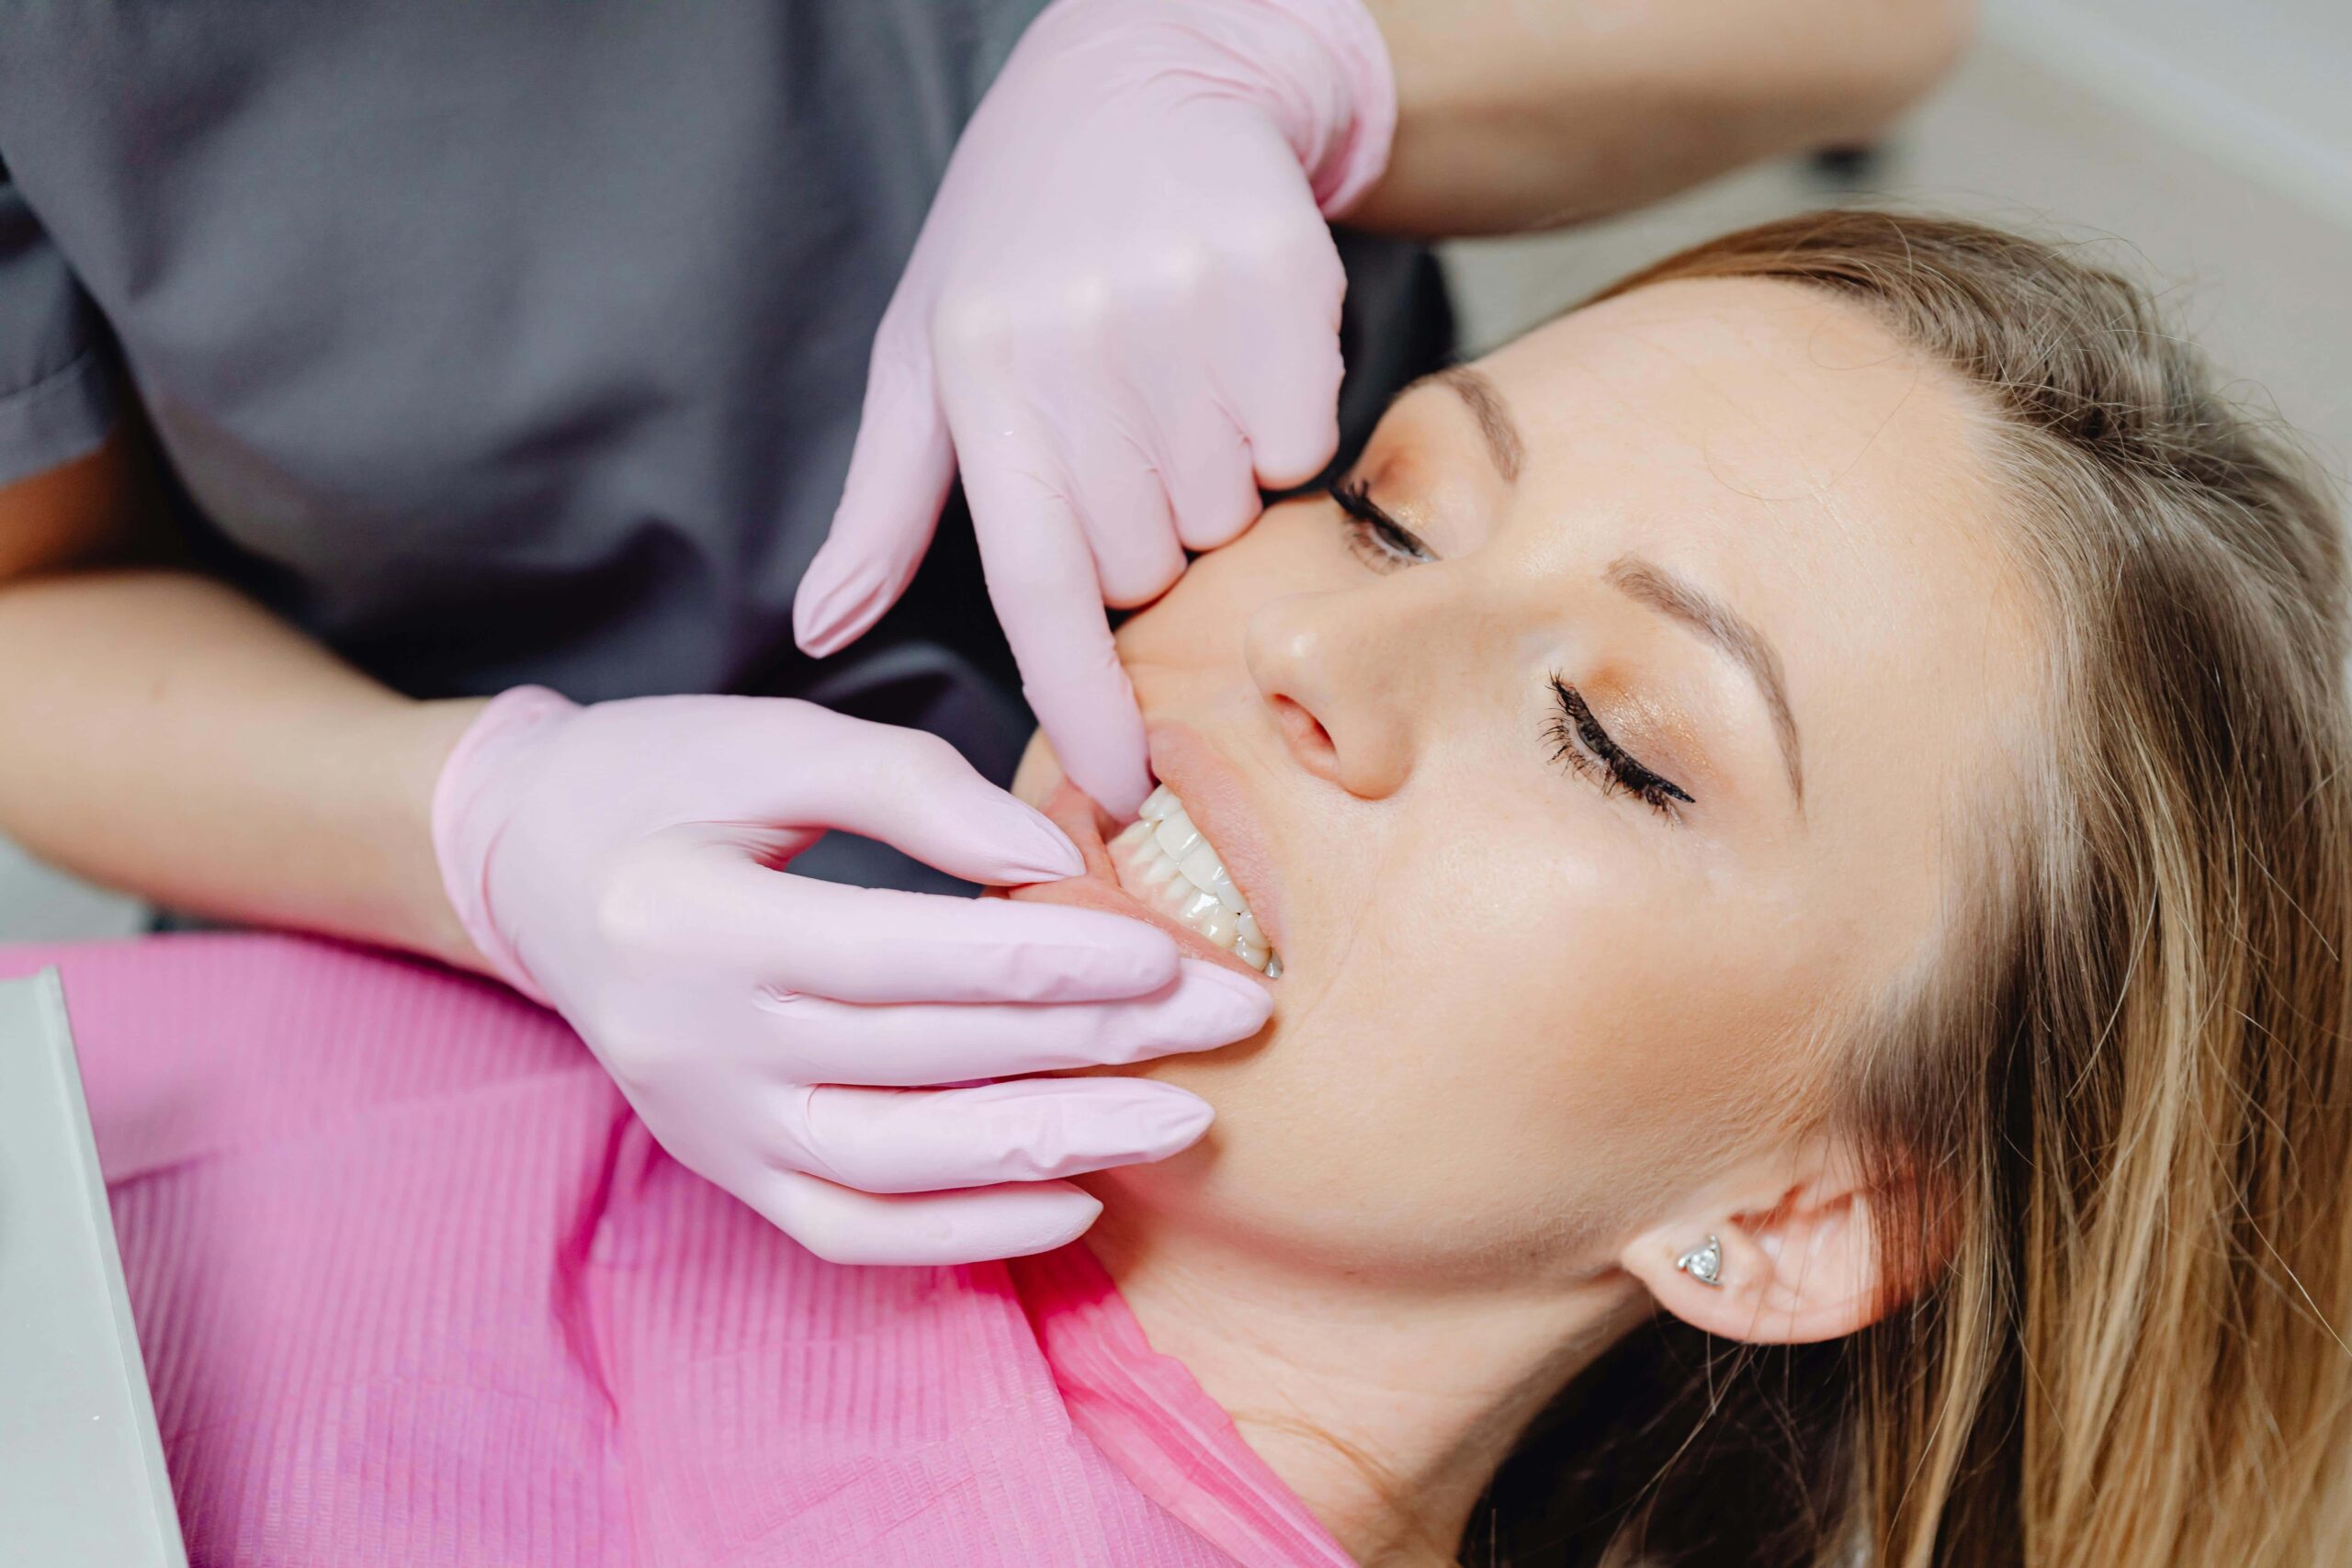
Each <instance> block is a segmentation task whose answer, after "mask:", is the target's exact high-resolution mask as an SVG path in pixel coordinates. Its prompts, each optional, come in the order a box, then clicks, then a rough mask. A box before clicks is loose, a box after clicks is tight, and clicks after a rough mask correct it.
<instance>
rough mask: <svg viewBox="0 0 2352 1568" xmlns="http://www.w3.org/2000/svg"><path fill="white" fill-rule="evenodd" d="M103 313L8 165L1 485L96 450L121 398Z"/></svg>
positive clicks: (1, 262) (4, 184)
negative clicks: (53, 241)
mask: <svg viewBox="0 0 2352 1568" xmlns="http://www.w3.org/2000/svg"><path fill="white" fill-rule="evenodd" d="M105 344H106V333H105V328H104V326H103V324H102V323H101V322H100V321H99V319H98V313H97V309H96V307H95V306H94V305H92V304H91V303H90V299H89V297H88V296H87V295H85V294H84V293H83V292H82V287H81V285H80V284H79V283H77V282H76V281H75V280H74V273H73V269H72V268H70V267H68V266H67V265H65V258H64V257H63V256H62V255H60V254H58V251H57V247H56V246H55V245H53V244H51V243H50V239H49V235H48V233H47V232H46V231H44V230H43V229H42V228H41V226H40V220H39V219H37V218H35V217H34V216H33V212H32V209H31V208H30V207H28V205H27V204H26V202H25V198H24V194H23V193H22V192H21V191H19V190H18V189H17V186H16V183H15V182H14V181H13V180H11V179H9V177H8V172H7V167H6V164H0V484H13V483H15V482H16V481H17V480H18V479H24V478H26V477H28V475H32V474H37V473H40V471H42V470H43V469H45V468H55V467H57V466H58V465H59V464H61V463H67V462H71V461H72V460H73V459H74V458H76V457H83V456H85V455H86V454H87V453H89V452H91V451H94V450H95V449H96V447H97V445H98V443H99V442H101V441H103V440H105V439H106V436H107V432H108V431H110V430H112V429H113V428H114V412H115V397H114V378H113V370H112V367H111V365H110V364H109V362H108V356H107V349H106V346H105Z"/></svg>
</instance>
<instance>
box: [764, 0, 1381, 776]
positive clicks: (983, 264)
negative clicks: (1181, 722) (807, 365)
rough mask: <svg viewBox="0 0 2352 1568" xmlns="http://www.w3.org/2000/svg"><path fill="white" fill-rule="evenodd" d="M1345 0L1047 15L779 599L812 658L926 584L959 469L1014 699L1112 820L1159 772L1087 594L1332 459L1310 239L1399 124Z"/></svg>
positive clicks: (937, 223) (1015, 63) (1062, 7)
mask: <svg viewBox="0 0 2352 1568" xmlns="http://www.w3.org/2000/svg"><path fill="white" fill-rule="evenodd" d="M1396 96H1397V89H1396V83H1395V80H1394V78H1393V76H1392V73H1391V72H1390V68H1389V63H1388V55H1387V51H1386V47H1385V44H1384V43H1383V41H1382V39H1381V36H1380V31H1379V28H1377V27H1376V26H1375V25H1374V22H1373V20H1372V18H1371V17H1370V16H1368V15H1367V14H1366V13H1365V11H1364V9H1363V5H1362V4H1361V0H1187V3H1185V4H1182V5H1175V4H1170V3H1169V0H1057V3H1056V4H1054V5H1051V6H1047V7H1046V9H1045V11H1044V12H1043V13H1041V14H1040V15H1039V16H1038V17H1037V19H1036V20H1035V22H1034V23H1032V24H1031V25H1030V28H1029V29H1028V31H1027V32H1026V33H1025V34H1023V37H1022V39H1021V42H1020V44H1019V46H1018V47H1016V48H1015V49H1014V50H1013V51H1012V57H1011V58H1010V59H1009V60H1008V61H1006V62H1005V66H1004V70H1003V73H1002V74H1001V75H1000V76H999V77H998V78H997V81H996V84H995V85H994V86H992V87H991V88H990V89H989V93H988V96H986V97H985V98H984V99H982V100H981V103H980V107H979V110H978V113H977V114H975V115H974V116H973V117H972V122H971V124H970V125H969V126H968V127H967V128H966V130H965V131H964V135H963V138H962V140H961V141H958V142H957V143H956V152H955V155H954V157H953V158H952V159H951V160H950V162H949V163H948V165H947V173H946V177H945V179H944V183H943V184H942V185H941V186H940V190H939V195H938V197H937V198H936V199H935V200H934V201H933V203H932V208H931V214H930V216H929V218H928V219H926V220H924V223H923V227H922V235H921V236H920V238H919V239H918V240H917V241H916V243H915V249H914V254H913V256H912V258H911V259H910V261H909V262H908V264H907V270H906V273H905V276H903V277H901V279H900V280H899V288H898V292H897V294H896V295H894V296H893V297H892V299H891V300H890V305H889V309H888V311H886V312H885V314H884V316H883V318H882V324H881V327H880V330H879V332H878V333H877V334H876V339H875V344H874V355H873V360H872V364H871V366H870V367H869V369H868V372H867V379H866V388H865V412H864V415H863V418H862V422H861V423H860V425H859V428H858V433H857V445H856V447H855V449H854V452H853V454H852V457H851V459H850V469H849V479H848V484H847V486H846V488H845V489H844V491H843V493H842V503H841V507H840V510H839V511H838V512H836V513H835V514H834V517H833V526H832V533H831V536H830V537H829V538H828V539H827V540H826V543H825V547H824V548H823V549H822V550H820V552H819V553H818V555H817V558H816V559H815V561H814V562H812V563H811V564H810V566H809V571H808V574H807V575H806V577H804V578H803V579H802V581H801V584H800V592H799V597H798V599H797V602H796V604H795V605H794V614H793V621H794V631H795V634H796V636H797V638H798V640H799V643H800V646H801V647H802V648H803V649H806V650H807V651H808V652H809V653H812V654H825V653H831V652H832V651H833V650H834V649H839V648H840V647H842V645H843V644H845V643H847V642H849V641H851V640H852V639H854V637H857V636H858V635H859V634H860V633H862V632H864V631H865V628H866V627H868V626H872V625H873V624H874V622H875V620H876V617H878V616H879V615H881V614H882V612H883V611H884V610H886V609H888V607H889V606H890V604H892V602H893V601H895V600H896V599H897V598H898V596H899V593H900V592H902V591H903V590H904V589H905V587H906V585H907V582H908V581H909V580H910V578H911V577H912V576H913V575H914V571H915V568H916V566H917V564H918V563H919V562H920V561H921V560H922V554H923V551H924V550H925V549H926V548H927V547H929V545H930V542H931V536H932V531H933V527H934V525H936V523H937V521H938V517H939V511H940V507H941V505H942V503H943V502H944V500H945V498H946V494H947V490H948V485H949V483H950V481H951V480H952V479H953V478H954V477H955V474H956V468H957V467H958V466H959V464H960V466H961V468H962V470H963V477H964V493H965V495H966V497H967V500H968V501H969V502H970V503H971V509H972V520H973V524H974V525H975V527H976V529H977V531H978V538H979V547H980V554H981V557H982V558H983V561H984V563H985V565H986V568H987V572H988V585H989V596H990V597H991V598H992V599H993V600H994V601H995V604H996V610H997V615H998V617H999V618H1000V619H1001V621H1002V622H1003V624H1004V630H1005V635H1006V637H1007V638H1008V639H1009V640H1010V642H1011V643H1012V651H1013V654H1014V656H1015V657H1016V658H1017V659H1018V660H1020V664H1021V673H1022V679H1023V684H1024V688H1025V690H1026V691H1027V694H1028V697H1029V702H1030V705H1031V706H1032V707H1033V708H1035V711H1036V714H1037V716H1038V718H1039V720H1040V721H1041V722H1042V723H1043V724H1044V725H1045V728H1046V734H1047V735H1048V736H1049V737H1051V739H1052V740H1053V743H1054V750H1056V751H1057V753H1058V754H1059V755H1060V758H1061V761H1062V764H1063V766H1064V768H1065V769H1066V770H1067V771H1068V773H1069V777H1070V778H1071V780H1072V781H1073V782H1074V783H1076V784H1078V785H1079V787H1080V788H1081V789H1083V790H1085V791H1086V792H1087V793H1088V794H1089V795H1092V796H1093V797H1094V798H1095V799H1096V800H1098V801H1100V802H1101V803H1102V804H1103V806H1104V807H1107V808H1109V809H1110V810H1112V811H1114V812H1132V811H1133V810H1134V809H1135V808H1136V807H1138V806H1139V805H1141V803H1142V801H1143V797H1144V795H1145V794H1146V792H1147V791H1148V787H1149V783H1150V780H1149V776H1148V772H1147V770H1146V764H1145V760H1144V743H1143V723H1142V720H1141V718H1140V717H1139V716H1138V715H1137V714H1136V705H1135V699H1134V695H1133V694H1132V693H1131V692H1130V691H1129V689H1128V686H1127V679H1126V675H1125V671H1122V670H1121V669H1120V667H1119V661H1118V660H1117V659H1116V658H1114V656H1113V654H1112V650H1111V636H1110V630H1109V626H1108V625H1107V623H1106V620H1105V617H1104V615H1103V604H1104V603H1105V602H1108V603H1110V604H1118V605H1133V604H1143V603H1145V602H1147V601H1148V600H1150V599H1153V598H1155V597H1157V596H1158V595H1159V593H1160V592H1162V591H1163V590H1165V589H1166V588H1167V587H1168V585H1169V584H1170V582H1173V581H1175V580H1176V577H1177V575H1178V574H1179V573H1180V572H1182V570H1183V569H1184V551H1185V550H1186V549H1187V548H1190V549H1194V550H1204V549H1208V548H1211V547H1215V546H1217V545H1221V544H1224V543H1226V542H1227V540H1229V539H1231V538H1232V537H1233V536H1236V535H1237V534H1239V533H1240V532H1241V531H1242V530H1243V529H1244V528H1246V527H1247V526H1249V525H1250V522H1251V521H1252V520H1253V519H1254V518H1255V517H1256V516H1257V514H1258V511H1259V499H1258V489H1259V486H1260V485H1261V484H1262V485H1265V486H1267V487H1269V488H1279V487H1281V486H1284V485H1292V484H1297V483H1300V482H1302V481H1304V480H1306V479H1311V478H1313V477H1314V475H1315V474H1316V473H1317V471H1318V470H1319V469H1320V468H1322V467H1323V465H1324V464H1325V463H1326V462H1328V461H1329V458H1330V457H1331V454H1332V451H1333V449H1334V447H1335V446H1337V444H1338V439H1339V425H1338V404H1339V389H1340V339H1339V328H1340V297H1341V295H1342V294H1343V293H1344V292H1345V289H1346V284H1347V278H1346V275H1345V274H1344V273H1343V272H1342V271H1341V269H1340V258H1339V254H1338V252H1337V251H1336V250H1335V249H1334V247H1333V245H1332V243H1331V236H1330V231H1329V229H1328V228H1326V226H1325V223H1324V218H1325V215H1326V214H1327V213H1331V214H1335V213H1338V212H1340V211H1341V210H1342V209H1345V208H1346V207H1348V206H1349V205H1350V204H1351V203H1352V202H1353V201H1354V200H1355V199H1356V198H1357V197H1359V196H1361V195H1362V194H1363V192H1364V191H1365V190H1367V189H1368V188H1369V187H1370V186H1372V184H1373V183H1374V181H1375V180H1376V179H1377V178H1378V177H1379V175H1380V174H1381V171H1382V169H1383V168H1384V166H1385V163H1386V160H1387V156H1388V143H1389V139H1390V134H1391V132H1392V130H1394V127H1395V122H1396V118H1397V102H1396Z"/></svg>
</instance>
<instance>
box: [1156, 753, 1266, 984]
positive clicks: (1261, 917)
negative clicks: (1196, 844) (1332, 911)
mask: <svg viewBox="0 0 2352 1568" xmlns="http://www.w3.org/2000/svg"><path fill="white" fill-rule="evenodd" d="M1145 739H1146V741H1147V743H1148V746H1149V748H1150V752H1151V771H1152V773H1154V774H1156V775H1157V776H1158V777H1159V782H1160V783H1162V784H1166V785H1167V786H1168V788H1169V790H1170V793H1172V794H1173V795H1175V796H1176V797H1177V799H1179V800H1181V801H1182V802H1183V806H1184V814H1185V815H1186V816H1188V817H1190V818H1192V819H1193V826H1194V827H1196V828H1198V829H1200V830H1201V833H1202V836H1203V837H1204V838H1205V839H1207V840H1208V841H1209V843H1210V845H1211V846H1212V847H1214V848H1215V849H1216V854H1217V858H1218V859H1219V860H1221V861H1223V862H1224V863H1225V871H1226V874H1227V875H1228V876H1230V877H1232V878H1233V885H1234V886H1236V887H1238V888H1239V889H1240V891H1241V897H1242V901H1243V902H1244V903H1246V904H1248V905H1249V906H1250V913H1251V914H1252V915H1255V916H1256V917H1257V919H1258V927H1259V929H1260V930H1261V931H1264V932H1265V933H1266V944H1267V946H1268V947H1270V948H1272V950H1273V951H1274V952H1275V953H1281V954H1283V963H1284V964H1288V963H1289V962H1290V958H1289V953H1288V948H1287V946H1286V944H1285V941H1284V934H1283V933H1284V931H1285V930H1286V927H1285V926H1284V924H1283V908H1282V895H1281V893H1280V891H1279V889H1278V887H1277V880H1278V879H1277V876H1276V873H1275V870H1274V862H1273V856H1272V854H1271V853H1270V852H1268V851H1267V849H1266V841H1265V835H1264V834H1263V833H1262V832H1261V831H1260V829H1259V827H1258V818H1257V815H1256V813H1255V812H1254V811H1252V810H1251V808H1250V800H1249V797H1248V795H1247V793H1246V792H1245V791H1244V789H1243V787H1242V784H1241V779H1240V775H1239V774H1238V773H1237V772H1236V771H1235V769H1234V767H1233V765H1232V764H1231V763H1230V762H1227V761H1226V760H1225V758H1224V756H1223V755H1222V754H1220V753H1219V752H1218V751H1217V750H1216V747H1214V746H1212V745H1211V744H1210V743H1209V742H1208V741H1207V740H1205V739H1203V738H1202V736H1201V735H1200V733H1199V732H1198V731H1196V730H1194V729H1193V728H1191V727H1190V726H1188V725H1183V724H1179V723H1175V722H1173V721H1156V722H1154V723H1153V724H1151V725H1150V726H1149V727H1148V729H1147V730H1146V732H1145Z"/></svg>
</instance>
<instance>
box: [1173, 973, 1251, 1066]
mask: <svg viewBox="0 0 2352 1568" xmlns="http://www.w3.org/2000/svg"><path fill="white" fill-rule="evenodd" d="M1178 967H1179V969H1180V971H1181V973H1182V994H1183V996H1184V997H1185V998H1186V999H1187V1001H1188V1002H1190V1003H1191V1005H1192V1007H1193V1009H1194V1011H1193V1013H1192V1015H1191V1017H1190V1019H1189V1021H1191V1022H1192V1023H1193V1024H1194V1025H1195V1032H1196V1033H1197V1034H1198V1036H1200V1037H1201V1038H1203V1039H1204V1040H1205V1041H1214V1043H1216V1044H1218V1045H1230V1044H1231V1043H1233V1042H1235V1041H1237V1040H1247V1039H1249V1038H1250V1036H1251V1035H1253V1034H1255V1033H1257V1032H1258V1031H1260V1030H1261V1029H1263V1028H1265V1027H1266V1021H1267V1020H1268V1019H1270V1018H1272V1017H1273V1015H1274V996H1273V993H1272V991H1271V990H1269V989H1267V988H1266V987H1264V986H1261V985H1260V984H1259V983H1258V982H1257V981H1255V980H1250V979H1247V978H1245V977H1243V976H1239V975H1237V974H1235V973H1234V972H1233V971H1232V970H1230V969H1227V968H1226V967H1225V966H1224V965H1223V964H1211V963H1210V962H1208V960H1206V959H1204V958H1187V959H1183V960H1182V961H1181V963H1180V964H1179V965H1178Z"/></svg>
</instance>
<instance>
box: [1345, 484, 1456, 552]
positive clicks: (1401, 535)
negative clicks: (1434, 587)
mask: <svg viewBox="0 0 2352 1568" xmlns="http://www.w3.org/2000/svg"><path fill="white" fill-rule="evenodd" d="M1329 495H1330V497H1331V499H1332V501H1333V502H1336V503H1337V504H1338V505H1339V508H1340V511H1342V512H1344V513H1347V514H1348V516H1349V518H1350V520H1351V521H1352V522H1353V523H1354V524H1355V525H1356V527H1357V529H1358V530H1360V531H1361V532H1363V533H1369V534H1372V535H1374V536H1376V538H1377V544H1376V546H1375V547H1376V548H1378V549H1380V550H1381V551H1382V552H1383V553H1384V554H1385V556H1386V558H1388V559H1389V561H1391V562H1393V563H1394V564H1397V565H1400V566H1401V565H1404V564H1406V563H1408V562H1415V563H1418V562H1423V561H1433V560H1435V559H1437V552H1435V551H1434V550H1432V549H1430V547H1429V546H1428V544H1427V543H1426V542H1424V541H1423V540H1422V538H1421V536H1419V534H1416V533H1414V532H1413V531H1412V530H1411V529H1410V528H1408V527H1406V526H1405V525H1403V524H1402V523H1399V522H1397V519H1395V518H1394V517H1391V516H1390V515H1388V513H1386V512H1385V511H1383V510H1382V509H1381V506H1380V503H1379V502H1376V501H1374V500H1373V499H1372V491H1371V490H1370V488H1369V487H1368V486H1367V485H1366V484H1365V483H1364V481H1363V480H1362V479H1339V480H1335V481H1333V483H1332V484H1331V486H1330V487H1329Z"/></svg>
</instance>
